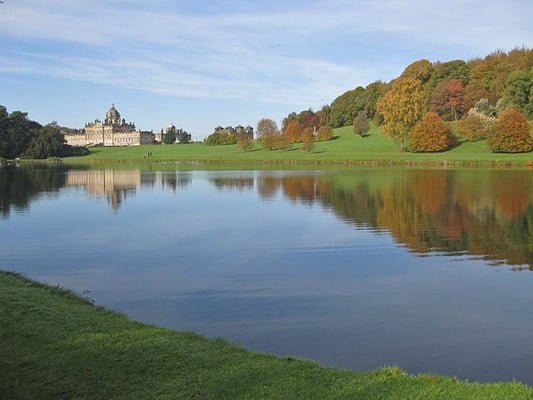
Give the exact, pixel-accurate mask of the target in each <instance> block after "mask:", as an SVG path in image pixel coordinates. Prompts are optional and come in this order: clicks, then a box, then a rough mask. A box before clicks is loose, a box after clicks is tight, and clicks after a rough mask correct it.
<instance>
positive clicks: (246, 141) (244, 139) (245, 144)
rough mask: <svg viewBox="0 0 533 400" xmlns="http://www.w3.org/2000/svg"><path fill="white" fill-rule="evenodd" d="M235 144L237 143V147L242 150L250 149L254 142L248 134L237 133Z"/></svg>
mask: <svg viewBox="0 0 533 400" xmlns="http://www.w3.org/2000/svg"><path fill="white" fill-rule="evenodd" d="M237 144H238V145H239V148H240V149H241V150H243V151H248V150H251V149H252V147H254V142H253V140H252V138H251V137H250V135H239V138H238V140H237Z"/></svg>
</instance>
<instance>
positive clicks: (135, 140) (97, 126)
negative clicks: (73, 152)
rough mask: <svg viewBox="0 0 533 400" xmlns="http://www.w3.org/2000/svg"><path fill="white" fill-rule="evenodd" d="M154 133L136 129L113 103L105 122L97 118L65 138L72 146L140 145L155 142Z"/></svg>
mask: <svg viewBox="0 0 533 400" xmlns="http://www.w3.org/2000/svg"><path fill="white" fill-rule="evenodd" d="M154 138H155V137H154V134H153V133H151V132H144V131H140V130H136V129H135V124H134V123H131V122H129V123H127V122H126V120H125V119H124V118H121V117H120V113H119V112H118V110H117V109H116V108H115V105H112V106H111V108H110V109H109V110H108V111H107V113H106V117H105V120H104V122H101V121H100V120H98V119H97V120H95V121H94V122H90V123H88V124H85V128H84V129H83V131H82V133H80V134H70V135H69V134H67V135H65V140H66V141H67V144H69V145H71V146H138V145H141V144H151V143H153V142H154Z"/></svg>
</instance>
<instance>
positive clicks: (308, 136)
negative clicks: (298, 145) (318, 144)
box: [302, 128, 315, 151]
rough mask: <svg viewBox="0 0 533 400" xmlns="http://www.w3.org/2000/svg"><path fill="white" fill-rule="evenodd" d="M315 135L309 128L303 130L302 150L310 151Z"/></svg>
mask: <svg viewBox="0 0 533 400" xmlns="http://www.w3.org/2000/svg"><path fill="white" fill-rule="evenodd" d="M314 141H315V135H314V134H313V130H312V129H311V128H305V130H304V131H303V133H302V150H303V151H311V150H313V147H314Z"/></svg>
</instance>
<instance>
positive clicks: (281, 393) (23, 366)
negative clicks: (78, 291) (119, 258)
mask: <svg viewBox="0 0 533 400" xmlns="http://www.w3.org/2000/svg"><path fill="white" fill-rule="evenodd" d="M0 315H1V316H2V318H0V339H1V344H2V345H1V346H0V371H1V373H0V398H2V399H4V398H5V399H79V398H88V399H89V398H90V399H154V398H160V399H532V398H533V388H529V387H527V386H525V385H521V384H518V383H504V384H475V383H465V382H461V381H457V380H454V379H450V378H443V377H438V376H429V375H421V376H409V375H407V374H405V373H403V372H402V371H401V370H399V369H397V368H386V369H382V370H379V371H375V372H370V373H355V372H350V371H342V370H333V369H327V368H322V367H319V366H317V365H316V364H314V363H312V362H307V361H300V360H294V359H284V358H277V357H273V356H268V355H263V354H258V353H255V352H251V351H246V350H243V349H240V348H238V347H236V346H234V345H231V344H229V343H227V342H225V341H223V340H207V339H204V338H202V337H200V336H197V335H195V334H192V333H179V332H173V331H169V330H165V329H160V328H156V327H153V326H148V325H144V324H141V323H137V322H133V321H130V320H128V319H127V318H126V317H125V316H123V315H120V314H117V313H114V312H111V311H107V310H105V309H102V308H99V307H95V306H93V305H92V304H90V303H89V302H87V301H84V300H82V299H80V298H78V297H76V296H75V295H73V294H72V293H70V292H67V291H64V290H61V289H57V288H51V287H48V286H44V285H41V284H39V283H36V282H33V281H29V280H26V279H23V278H21V277H19V276H16V275H13V274H9V273H5V272H0Z"/></svg>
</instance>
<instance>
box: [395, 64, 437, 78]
mask: <svg viewBox="0 0 533 400" xmlns="http://www.w3.org/2000/svg"><path fill="white" fill-rule="evenodd" d="M432 74H433V64H432V63H431V61H429V60H425V59H423V60H418V61H415V62H414V63H411V64H409V65H408V66H407V67H406V68H405V69H404V70H403V72H402V74H401V75H400V78H414V79H417V80H419V81H420V82H422V83H426V82H427V81H428V80H429V79H430V78H431V75H432Z"/></svg>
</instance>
